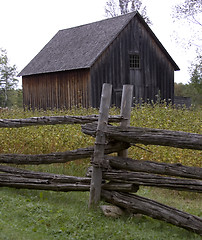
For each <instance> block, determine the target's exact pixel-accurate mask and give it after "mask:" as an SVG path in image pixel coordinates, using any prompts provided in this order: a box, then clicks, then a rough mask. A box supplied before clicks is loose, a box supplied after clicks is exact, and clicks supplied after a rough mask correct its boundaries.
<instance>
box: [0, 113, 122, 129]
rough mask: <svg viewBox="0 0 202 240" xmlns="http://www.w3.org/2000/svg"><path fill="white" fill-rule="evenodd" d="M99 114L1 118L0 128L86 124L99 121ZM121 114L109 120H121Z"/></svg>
mask: <svg viewBox="0 0 202 240" xmlns="http://www.w3.org/2000/svg"><path fill="white" fill-rule="evenodd" d="M98 117H99V116H98V115H90V116H50V117H48V116H44V117H31V118H25V119H0V128H19V127H28V126H36V125H56V124H86V123H92V122H96V121H98ZM122 119H123V118H122V117H121V116H109V117H108V122H120V121H121V120H122Z"/></svg>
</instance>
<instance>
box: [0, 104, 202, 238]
mask: <svg viewBox="0 0 202 240" xmlns="http://www.w3.org/2000/svg"><path fill="white" fill-rule="evenodd" d="M95 113H98V111H97V110H95V109H88V110H86V109H72V110H71V111H66V110H63V111H62V110H61V111H48V112H44V111H35V112H30V111H23V110H20V109H12V110H9V111H5V112H1V113H0V118H10V119H12V118H27V117H33V116H45V115H46V116H47V115H49V116H51V115H90V114H95ZM110 113H111V114H119V111H118V109H115V108H112V109H111V110H110ZM201 119H202V109H200V108H198V109H192V110H188V109H174V108H172V107H171V106H166V105H158V104H157V105H155V106H150V105H144V106H142V107H141V108H140V107H136V108H134V109H133V110H132V113H131V125H132V126H138V127H152V128H163V129H171V130H179V131H186V132H194V133H200V134H202V120H201ZM93 144H94V139H93V138H91V137H89V136H85V135H84V134H82V133H81V127H80V125H57V126H33V127H26V128H16V129H14V128H13V129H7V128H4V129H3V128H2V129H1V128H0V153H22V154H37V153H38V154H41V153H44V154H45V153H50V152H57V151H66V150H72V149H77V148H81V147H87V146H90V145H93ZM140 146H142V145H140ZM143 147H144V148H146V149H147V150H150V151H145V150H143V149H140V148H137V147H132V148H130V151H129V156H130V157H133V158H135V159H142V160H153V161H163V162H168V163H182V164H184V165H189V166H199V167H202V161H201V160H202V155H201V151H194V150H181V149H177V148H169V147H160V146H146V147H145V146H143ZM89 162H90V160H89V159H85V160H78V161H75V162H71V163H67V164H51V165H43V166H42V165H41V166H29V167H27V166H26V167H27V168H29V169H32V170H36V171H46V172H54V173H60V174H67V175H76V176H84V175H85V172H86V168H87V167H88V166H89ZM20 167H21V168H24V167H25V166H20ZM138 194H139V195H141V196H144V197H147V198H151V199H153V200H156V201H159V202H162V203H164V204H167V205H169V206H172V207H176V208H178V209H180V210H182V211H186V212H189V213H191V214H194V215H197V216H200V217H202V198H201V195H200V194H196V193H186V192H177V191H169V190H163V189H157V188H146V187H141V189H140V191H138ZM88 199H89V193H88V192H86V193H81V192H70V193H60V192H48V191H36V190H19V189H8V188H0V216H1V217H0V240H7V239H8V240H12V239H13V240H24V239H26V240H35V239H37V240H40V239H42V240H46V239H48V240H49V239H50V240H51V239H60V240H63V239H65V240H66V239H74V240H76V239H89V240H91V239H98V240H99V239H100V240H101V239H102V240H103V239H113V240H117V239H118V240H121V239H124V240H125V239H127V240H133V239H137V240H138V239H141V240H142V239H150V240H151V239H155V240H157V239H159V240H161V239H172V240H173V239H187V240H188V239H201V237H200V236H198V235H196V234H194V233H191V232H188V231H187V230H184V229H180V228H178V227H175V226H172V225H170V224H167V223H164V222H161V221H158V220H154V219H151V218H149V217H146V216H135V215H134V216H123V217H121V218H119V219H113V218H107V217H105V216H104V215H103V214H102V212H101V211H100V210H99V209H98V210H96V211H95V210H94V211H93V210H91V211H89V210H88ZM101 204H103V203H101Z"/></svg>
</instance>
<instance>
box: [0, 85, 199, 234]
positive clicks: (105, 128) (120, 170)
mask: <svg viewBox="0 0 202 240" xmlns="http://www.w3.org/2000/svg"><path fill="white" fill-rule="evenodd" d="M111 92H112V86H111V85H110V84H104V85H103V89H102V96H101V104H100V110H99V116H96V115H93V116H54V117H33V118H27V119H0V128H13V127H15V128H17V127H27V126H33V125H54V124H83V125H82V132H84V133H85V134H88V135H91V136H94V137H95V145H94V146H92V147H88V148H82V149H76V150H73V151H66V152H57V153H50V154H38V155H23V154H0V187H13V188H26V189H39V190H52V191H63V192H67V191H90V198H89V207H93V206H96V205H97V204H98V203H99V201H100V199H101V198H103V199H104V200H105V201H106V202H109V203H112V204H115V205H117V206H119V207H121V208H124V209H127V210H129V211H130V212H133V213H141V214H145V215H147V216H150V217H152V218H156V219H159V220H163V221H166V222H168V223H171V224H174V225H177V226H179V227H182V228H185V229H187V230H190V231H193V232H195V233H198V234H200V235H202V219H201V218H200V217H198V216H194V215H191V214H188V213H185V212H183V211H180V210H177V209H175V208H172V207H169V206H166V205H164V204H161V203H158V202H156V201H153V200H150V199H147V198H144V197H141V196H138V195H136V194H134V193H135V192H137V191H138V190H139V187H140V186H151V187H159V188H167V189H173V190H184V191H194V192H198V193H202V168H198V167H188V166H183V165H181V164H166V163H160V162H152V161H141V160H135V159H130V158H128V154H127V149H128V148H129V147H130V146H132V145H135V144H137V143H142V144H145V145H149V144H150V145H162V146H170V147H178V148H187V149H195V150H199V151H200V150H202V135H201V134H194V133H186V132H176V131H169V130H160V129H149V128H138V127H131V126H130V111H131V105H132V95H133V94H132V93H133V87H132V86H131V85H124V86H123V94H122V102H121V114H120V116H109V108H110V100H111ZM114 122H120V125H119V126H114V125H110V123H114ZM115 152H116V153H118V156H111V155H108V154H110V153H115ZM88 157H89V158H91V157H92V161H91V163H92V168H91V169H90V170H89V171H88V174H87V177H75V176H66V175H59V174H53V173H42V172H34V171H30V170H25V169H20V168H17V167H11V165H12V164H15V165H26V164H27V165H39V164H52V163H66V162H69V161H73V160H76V159H82V158H88ZM8 164H9V165H8Z"/></svg>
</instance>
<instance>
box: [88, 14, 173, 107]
mask: <svg viewBox="0 0 202 240" xmlns="http://www.w3.org/2000/svg"><path fill="white" fill-rule="evenodd" d="M136 52H137V53H139V55H140V69H136V70H133V71H134V72H132V71H131V70H130V67H129V54H130V53H136ZM105 82H106V83H112V84H113V93H112V104H115V105H119V104H120V97H121V89H122V86H123V84H133V85H134V99H135V98H136V100H137V101H140V98H141V99H142V100H143V101H148V99H149V100H150V101H151V100H153V101H156V99H157V95H158V94H159V95H160V97H161V99H166V100H167V101H168V100H169V99H171V100H172V101H173V98H174V66H173V65H172V63H171V62H170V60H169V59H168V57H167V56H166V54H165V53H164V52H162V49H161V47H160V46H159V45H158V44H157V43H156V41H155V40H154V39H153V38H152V37H151V34H150V33H149V31H148V30H147V29H146V28H145V26H144V25H143V24H142V23H141V22H140V21H139V19H138V18H137V17H135V18H134V19H132V20H131V21H130V23H129V24H128V25H127V26H126V28H124V30H123V31H122V32H121V33H120V34H119V35H118V36H117V37H116V39H115V40H114V41H113V42H112V43H111V45H110V46H109V47H108V48H107V49H106V50H105V51H104V53H103V54H102V55H101V56H100V57H99V58H98V59H97V61H96V62H95V64H94V65H93V66H92V69H91V83H92V85H91V87H92V99H93V104H92V105H93V106H94V107H98V106H99V104H100V103H99V99H100V97H98V96H100V94H101V88H102V84H103V83H105Z"/></svg>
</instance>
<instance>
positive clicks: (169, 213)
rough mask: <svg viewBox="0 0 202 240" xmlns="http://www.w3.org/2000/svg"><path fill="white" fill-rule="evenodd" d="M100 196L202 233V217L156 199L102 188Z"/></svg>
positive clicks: (134, 210) (138, 211) (120, 205)
mask: <svg viewBox="0 0 202 240" xmlns="http://www.w3.org/2000/svg"><path fill="white" fill-rule="evenodd" d="M102 197H103V198H104V199H105V200H106V201H107V202H109V203H112V204H115V205H117V206H119V207H121V208H126V209H128V210H129V211H130V212H133V213H141V214H144V215H147V216H149V217H152V218H155V219H159V220H162V221H165V222H168V223H171V224H173V225H176V226H178V227H181V228H185V229H187V230H189V231H192V232H195V233H198V234H200V235H202V219H201V218H200V217H197V216H194V215H191V214H188V213H185V212H183V211H180V210H177V209H175V208H172V207H169V206H166V205H164V204H161V203H158V202H156V201H153V200H150V199H147V198H144V197H140V196H137V195H135V194H129V193H119V192H115V191H106V190H102Z"/></svg>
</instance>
